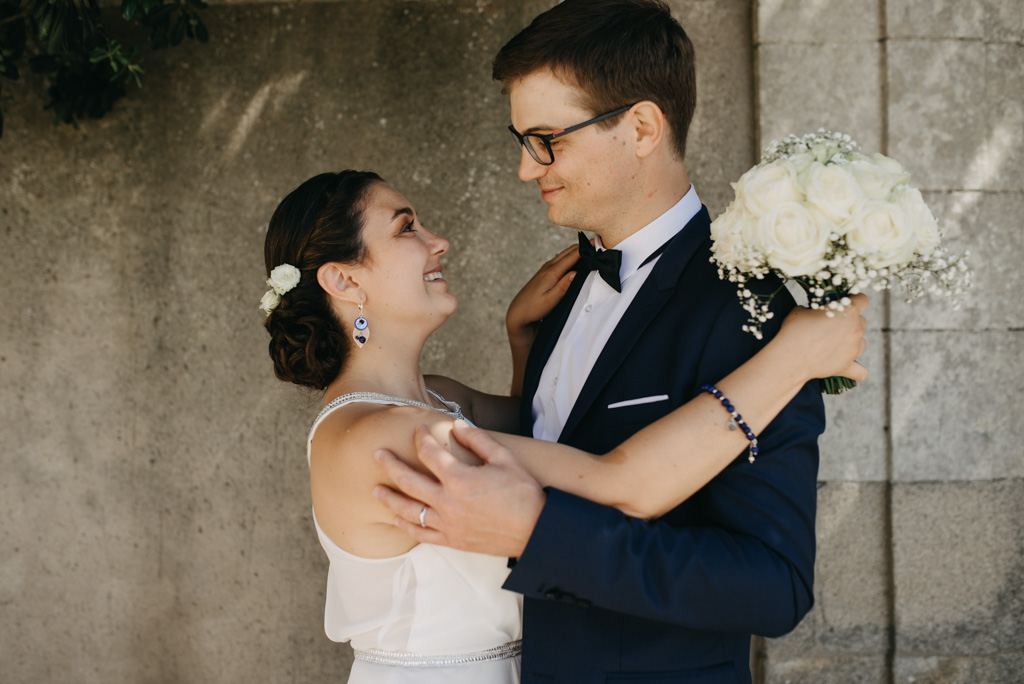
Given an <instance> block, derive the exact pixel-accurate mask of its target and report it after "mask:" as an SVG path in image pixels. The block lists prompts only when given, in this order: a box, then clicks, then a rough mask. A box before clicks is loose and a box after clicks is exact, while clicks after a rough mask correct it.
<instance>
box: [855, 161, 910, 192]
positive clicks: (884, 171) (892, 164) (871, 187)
mask: <svg viewBox="0 0 1024 684" xmlns="http://www.w3.org/2000/svg"><path fill="white" fill-rule="evenodd" d="M879 157H881V160H879V159H878V158H879ZM849 167H850V172H851V173H853V177H854V178H856V179H857V184H858V185H859V186H860V189H861V190H863V191H864V194H865V195H867V196H868V198H869V199H874V200H888V199H889V193H891V192H892V189H893V188H895V187H896V186H897V185H904V184H906V183H907V181H908V180H910V174H908V173H907V172H906V171H904V170H903V167H902V166H900V165H899V162H897V161H896V160H895V159H889V158H888V157H882V155H879V154H876V155H874V156H873V157H872V158H871V161H868V160H865V159H858V160H856V161H852V162H850V164H849Z"/></svg>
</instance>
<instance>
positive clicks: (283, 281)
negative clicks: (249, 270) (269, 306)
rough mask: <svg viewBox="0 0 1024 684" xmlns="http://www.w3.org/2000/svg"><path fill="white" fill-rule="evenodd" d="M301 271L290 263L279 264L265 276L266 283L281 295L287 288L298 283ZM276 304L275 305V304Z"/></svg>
mask: <svg viewBox="0 0 1024 684" xmlns="http://www.w3.org/2000/svg"><path fill="white" fill-rule="evenodd" d="M301 277H302V273H300V272H299V269H297V268H295V267H294V266H292V265H291V264H281V265H280V266H278V267H277V268H275V269H274V270H273V271H271V272H270V277H269V278H267V285H269V286H270V287H272V288H274V292H276V293H277V294H279V295H283V294H284V293H285V292H287V291H288V290H290V289H292V288H293V287H295V286H296V285H298V284H299V279H300V278H301ZM275 306H276V305H275Z"/></svg>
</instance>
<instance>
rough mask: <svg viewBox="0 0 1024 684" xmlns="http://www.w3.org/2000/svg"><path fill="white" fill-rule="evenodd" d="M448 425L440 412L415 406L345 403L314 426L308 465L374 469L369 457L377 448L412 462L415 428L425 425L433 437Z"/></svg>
mask: <svg viewBox="0 0 1024 684" xmlns="http://www.w3.org/2000/svg"><path fill="white" fill-rule="evenodd" d="M451 422H452V419H451V418H449V417H448V416H446V415H445V414H443V413H440V412H438V411H432V410H430V409H428V408H423V407H418V406H391V405H380V404H369V403H359V404H349V405H347V406H343V407H342V408H339V409H336V410H335V411H334V412H332V413H331V414H330V415H328V416H327V417H326V418H324V420H323V422H321V423H320V425H319V427H317V430H316V433H315V434H314V435H313V442H312V450H311V459H310V464H311V465H312V464H313V463H315V462H317V461H320V462H330V463H333V464H334V466H335V467H338V466H343V467H345V468H346V469H347V468H349V467H355V468H359V469H361V466H362V465H366V464H373V465H374V466H375V465H376V461H375V460H374V458H373V454H374V452H375V451H376V450H377V449H389V450H390V451H393V452H394V453H395V454H397V455H398V456H399V457H400V458H402V459H403V460H407V461H409V462H412V461H414V460H415V447H414V445H413V432H414V430H415V429H416V426H418V425H428V426H429V427H430V428H431V430H432V431H433V432H434V433H435V434H437V433H438V431H439V430H441V431H444V432H447V430H446V429H445V426H447V429H449V430H450V428H451ZM374 469H375V468H374ZM380 476H381V477H383V473H380Z"/></svg>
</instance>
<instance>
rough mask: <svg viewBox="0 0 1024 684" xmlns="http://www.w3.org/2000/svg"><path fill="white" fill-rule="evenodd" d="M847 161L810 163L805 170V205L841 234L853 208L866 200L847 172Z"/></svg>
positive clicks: (845, 227)
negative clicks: (808, 167) (808, 168)
mask: <svg viewBox="0 0 1024 684" xmlns="http://www.w3.org/2000/svg"><path fill="white" fill-rule="evenodd" d="M848 167H849V165H848V164H842V165H841V164H829V165H828V166H826V165H824V164H817V163H815V164H812V165H811V168H810V170H809V171H808V172H807V183H806V185H805V186H804V190H805V191H806V192H807V204H809V205H810V206H811V207H813V208H814V209H817V210H818V211H819V212H821V214H822V216H824V217H825V218H826V219H828V220H829V221H831V222H832V225H833V230H835V231H836V232H837V233H839V234H840V235H842V234H843V233H845V232H846V230H847V228H848V222H849V220H850V216H851V215H852V214H853V211H854V210H855V209H856V208H857V207H859V206H860V205H861V204H863V203H864V201H865V200H866V199H867V198H866V197H865V196H864V192H863V191H862V190H861V189H860V186H859V185H858V184H857V181H856V180H855V179H854V177H853V175H852V174H851V173H850V170H849V168H848Z"/></svg>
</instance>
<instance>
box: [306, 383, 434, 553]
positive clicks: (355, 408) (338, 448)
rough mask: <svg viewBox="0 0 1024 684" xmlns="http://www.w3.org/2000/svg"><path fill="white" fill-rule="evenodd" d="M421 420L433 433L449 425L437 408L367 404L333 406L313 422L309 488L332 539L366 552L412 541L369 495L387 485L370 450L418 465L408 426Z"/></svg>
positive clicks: (399, 548) (394, 549) (397, 549)
mask: <svg viewBox="0 0 1024 684" xmlns="http://www.w3.org/2000/svg"><path fill="white" fill-rule="evenodd" d="M445 423H447V428H446V427H445ZM423 424H427V425H430V426H431V427H432V430H433V431H434V433H435V434H437V433H438V432H439V431H440V430H444V431H445V432H447V431H448V430H450V429H451V419H450V418H448V417H447V416H445V415H444V414H442V413H439V412H437V411H431V410H430V409H426V408H419V407H415V406H385V405H377V404H367V403H364V404H349V405H347V406H343V407H341V408H339V409H336V410H335V411H333V412H332V413H331V414H330V415H328V416H327V417H326V418H324V420H323V421H322V422H321V423H320V425H319V426H318V427H317V430H316V432H315V433H314V435H313V442H312V447H311V451H310V461H309V482H310V493H311V495H312V499H313V509H314V511H315V512H316V516H317V520H318V522H319V523H320V527H321V529H323V531H324V532H325V533H326V534H327V536H328V537H330V538H331V540H333V541H334V543H335V544H337V545H338V546H340V547H341V548H343V549H345V550H346V551H349V552H351V553H355V554H356V555H360V556H367V557H387V556H392V555H395V554H397V553H402V552H404V551H407V550H408V549H409V548H412V546H414V545H415V541H414V540H413V539H412V538H411V537H408V536H406V535H405V534H404V533H403V532H402V531H401V530H399V529H398V528H397V527H395V526H394V525H393V524H392V523H393V521H394V517H395V516H394V514H393V513H392V512H391V511H390V510H388V509H387V508H386V507H385V506H384V505H383V504H381V503H380V501H378V500H377V498H376V497H374V496H373V489H374V488H375V487H376V486H377V485H380V484H388V485H390V484H392V483H391V481H390V480H389V479H388V478H387V477H386V476H385V474H384V471H383V470H381V468H380V467H379V466H378V465H377V461H376V459H374V452H375V451H377V450H378V449H389V450H390V451H392V452H394V453H395V454H396V455H398V457H399V458H401V459H402V460H404V461H406V462H407V463H409V464H410V465H411V466H413V467H414V468H417V469H420V470H422V469H423V466H422V465H421V464H420V462H419V460H418V459H417V458H416V451H415V447H414V444H413V431H414V430H415V429H416V426H417V425H423Z"/></svg>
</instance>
